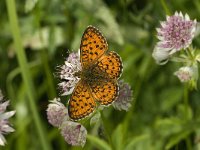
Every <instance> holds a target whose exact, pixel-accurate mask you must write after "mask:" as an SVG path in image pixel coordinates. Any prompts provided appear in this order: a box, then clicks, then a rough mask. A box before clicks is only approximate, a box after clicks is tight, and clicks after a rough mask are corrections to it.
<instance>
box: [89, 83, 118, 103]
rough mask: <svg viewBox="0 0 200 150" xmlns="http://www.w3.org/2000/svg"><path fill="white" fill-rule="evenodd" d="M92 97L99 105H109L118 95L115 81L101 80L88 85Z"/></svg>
mask: <svg viewBox="0 0 200 150" xmlns="http://www.w3.org/2000/svg"><path fill="white" fill-rule="evenodd" d="M90 87H91V91H92V94H93V97H94V98H95V100H96V101H97V102H99V103H100V104H101V105H109V104H111V103H112V102H113V101H114V100H115V99H116V98H117V96H118V94H119V87H118V84H117V81H114V80H109V81H107V80H101V81H97V82H94V83H92V84H90Z"/></svg>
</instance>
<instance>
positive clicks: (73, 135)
mask: <svg viewBox="0 0 200 150" xmlns="http://www.w3.org/2000/svg"><path fill="white" fill-rule="evenodd" d="M61 134H62V136H63V137H64V138H65V141H66V142H67V143H68V144H71V145H73V146H82V147H83V146H84V145H85V142H86V136H87V130H86V129H85V127H84V126H82V125H81V124H80V123H77V122H72V121H65V122H63V124H62V126H61Z"/></svg>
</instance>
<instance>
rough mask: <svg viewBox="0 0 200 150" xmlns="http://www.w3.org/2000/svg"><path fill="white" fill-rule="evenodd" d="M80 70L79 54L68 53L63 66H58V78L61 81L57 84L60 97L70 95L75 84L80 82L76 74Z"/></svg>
mask: <svg viewBox="0 0 200 150" xmlns="http://www.w3.org/2000/svg"><path fill="white" fill-rule="evenodd" d="M80 70H81V63H80V56H79V53H74V52H73V53H70V54H69V57H68V58H67V59H66V61H65V64H64V65H62V66H59V73H58V74H59V78H60V79H61V80H62V82H61V83H59V84H58V86H59V87H60V89H61V90H62V95H69V94H71V93H72V91H73V89H74V87H75V85H76V83H77V82H78V81H79V80H80V78H79V77H78V76H76V73H77V72H79V71H80Z"/></svg>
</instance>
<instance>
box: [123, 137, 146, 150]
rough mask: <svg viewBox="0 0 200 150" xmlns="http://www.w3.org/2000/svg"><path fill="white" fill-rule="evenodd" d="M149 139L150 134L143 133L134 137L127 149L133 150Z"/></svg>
mask: <svg viewBox="0 0 200 150" xmlns="http://www.w3.org/2000/svg"><path fill="white" fill-rule="evenodd" d="M148 139H149V134H142V135H140V136H137V137H134V138H133V139H132V140H131V141H130V142H129V143H128V144H127V146H126V147H125V150H133V149H135V148H136V146H137V145H138V144H139V143H141V144H142V145H143V143H146V142H143V141H146V140H148Z"/></svg>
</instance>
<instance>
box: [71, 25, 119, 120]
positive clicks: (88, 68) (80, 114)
mask: <svg viewBox="0 0 200 150" xmlns="http://www.w3.org/2000/svg"><path fill="white" fill-rule="evenodd" d="M80 62H81V66H82V70H81V71H80V72H77V73H76V75H77V76H79V77H80V80H79V82H78V83H77V84H76V86H75V88H74V90H73V93H72V96H71V98H70V100H69V103H68V113H69V116H70V118H71V119H73V120H78V119H82V118H84V117H86V116H88V115H89V114H91V113H92V112H94V110H95V108H96V107H97V105H98V104H101V105H109V104H111V103H112V102H113V101H114V100H115V99H116V98H117V96H118V94H119V87H118V83H117V79H118V78H119V77H120V76H121V74H122V61H121V58H120V56H119V55H118V54H117V53H116V52H114V51H110V52H109V51H108V44H107V41H106V39H105V38H104V36H103V35H102V34H101V33H100V31H99V30H98V29H96V28H95V27H93V26H88V27H87V29H86V30H85V32H84V33H83V36H82V39H81V45H80Z"/></svg>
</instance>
